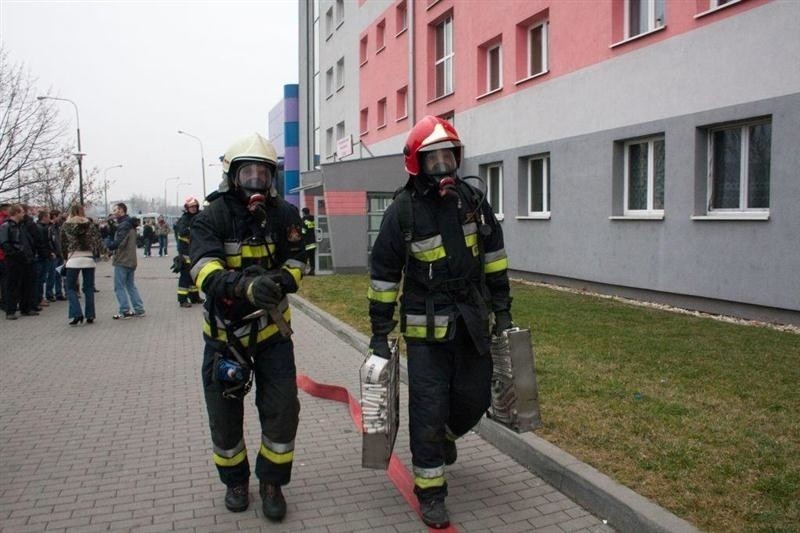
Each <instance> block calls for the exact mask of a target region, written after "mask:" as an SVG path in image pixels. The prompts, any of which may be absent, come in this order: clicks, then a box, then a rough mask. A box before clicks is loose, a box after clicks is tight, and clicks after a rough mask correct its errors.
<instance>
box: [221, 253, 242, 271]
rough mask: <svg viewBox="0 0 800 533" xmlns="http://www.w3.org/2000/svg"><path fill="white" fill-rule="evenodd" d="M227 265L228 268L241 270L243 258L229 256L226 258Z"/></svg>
mask: <svg viewBox="0 0 800 533" xmlns="http://www.w3.org/2000/svg"><path fill="white" fill-rule="evenodd" d="M225 264H226V265H228V268H239V267H240V266H242V256H241V255H229V256H228V257H226V258H225Z"/></svg>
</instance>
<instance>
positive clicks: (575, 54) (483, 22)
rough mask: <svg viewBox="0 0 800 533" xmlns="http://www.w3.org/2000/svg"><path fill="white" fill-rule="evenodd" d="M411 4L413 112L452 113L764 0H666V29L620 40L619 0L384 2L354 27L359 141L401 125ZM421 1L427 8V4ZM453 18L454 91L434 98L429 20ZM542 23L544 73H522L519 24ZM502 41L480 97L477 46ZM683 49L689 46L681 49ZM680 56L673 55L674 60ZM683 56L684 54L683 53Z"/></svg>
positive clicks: (404, 122) (481, 62)
mask: <svg viewBox="0 0 800 533" xmlns="http://www.w3.org/2000/svg"><path fill="white" fill-rule="evenodd" d="M412 1H413V2H414V27H415V31H414V43H415V113H414V115H415V117H416V118H417V119H419V118H421V117H422V116H424V115H428V114H431V115H443V114H446V113H450V112H460V111H463V110H465V109H469V108H472V107H475V106H478V105H482V104H484V103H487V102H490V101H494V100H496V99H499V98H504V97H507V96H509V95H511V94H514V93H515V92H517V91H521V90H525V89H528V88H530V87H533V86H536V85H538V84H541V83H547V82H548V81H549V80H552V79H554V78H556V77H559V76H563V75H565V74H569V73H570V72H574V71H576V70H579V69H582V68H585V67H588V66H591V65H593V64H596V63H600V62H602V61H606V60H609V59H613V58H614V57H617V56H619V55H621V54H626V53H628V52H632V51H634V50H638V49H639V48H642V47H645V46H649V45H651V44H654V43H658V42H660V41H663V40H665V39H669V38H671V37H674V36H676V35H680V34H682V33H686V32H689V31H692V30H694V29H697V28H700V27H703V26H705V25H707V24H713V23H714V22H716V21H719V20H721V19H724V18H727V17H731V16H735V15H737V14H739V13H741V12H742V11H745V10H749V9H753V8H754V7H758V6H760V5H763V4H765V3H767V2H770V1H772V0H741V1H740V2H739V3H736V4H733V5H730V6H727V7H724V8H723V9H719V10H717V11H715V12H713V13H708V14H706V15H703V16H700V17H697V18H695V17H696V15H698V14H701V13H703V12H705V11H707V10H708V6H709V0H666V8H665V11H666V12H665V18H666V27H664V28H663V29H661V30H658V31H654V32H652V33H650V34H647V35H643V36H640V37H639V38H634V39H631V40H629V41H628V42H624V43H621V44H617V45H616V46H613V47H612V45H614V44H615V43H620V41H622V40H623V20H624V0H595V1H592V2H588V1H586V2H583V1H564V0H525V1H519V0H494V1H491V2H490V1H477V0H471V1H456V0H439V1H437V2H435V3H433V2H432V1H431V0H404V1H402V2H401V1H398V2H395V4H394V5H392V6H390V7H389V8H387V9H386V10H385V11H384V12H383V13H381V15H380V16H378V17H377V18H376V19H375V20H374V21H372V22H371V23H370V25H369V26H368V27H367V28H366V29H365V30H364V31H363V32H362V34H361V36H362V37H363V36H364V35H367V39H368V46H367V56H366V63H364V64H362V65H361V66H360V68H359V84H360V86H359V90H360V96H359V109H360V110H364V109H367V110H368V123H367V131H366V134H365V135H362V137H361V139H362V141H363V142H364V143H365V144H367V145H369V144H371V143H374V142H377V141H380V140H383V139H387V138H389V137H393V136H395V135H398V134H401V133H404V132H406V131H408V129H409V128H410V127H411V124H408V119H407V118H401V119H400V120H398V117H397V113H396V109H397V90H398V89H400V88H402V87H404V86H407V85H408V84H409V80H408V76H409V72H408V70H409V69H408V53H409V52H408V42H409V33H410V32H409V31H408V30H405V31H402V32H401V33H400V34H399V35H396V34H397V33H398V29H397V21H396V12H397V8H398V5H401V4H403V3H405V2H412ZM429 4H431V5H430V7H429ZM448 16H452V17H453V50H454V58H453V61H454V67H453V73H454V80H453V88H454V92H453V93H452V94H450V95H448V96H444V97H442V98H439V99H435V98H434V94H435V78H434V69H433V64H434V53H435V46H434V44H435V43H434V35H435V31H434V26H435V25H436V24H438V23H440V22H441V21H442V20H444V19H445V18H447V17H448ZM545 18H546V19H547V20H548V21H549V30H548V31H549V51H548V72H547V73H545V74H543V75H540V76H538V77H533V78H530V79H525V74H526V63H525V62H526V60H527V41H526V38H527V28H528V27H529V26H530V25H531V24H533V23H534V22H536V21H538V20H541V19H545ZM381 20H385V21H386V30H385V48H384V49H383V50H381V51H377V50H376V47H375V43H376V27H377V25H378V23H379V22H380V21H381ZM495 42H502V73H503V74H502V79H503V84H502V89H501V90H499V91H496V92H493V93H492V94H488V95H485V94H484V93H485V89H483V88H484V87H485V83H484V80H485V74H483V72H485V53H481V47H482V46H484V45H488V44H494V43H495ZM687 52H690V51H687ZM676 59H680V58H676ZM685 60H686V61H691V56H687V57H686V58H685ZM381 98H386V101H387V106H386V108H387V119H386V126H385V127H382V128H378V125H377V118H378V117H377V115H378V113H377V107H378V104H377V103H378V100H380V99H381Z"/></svg>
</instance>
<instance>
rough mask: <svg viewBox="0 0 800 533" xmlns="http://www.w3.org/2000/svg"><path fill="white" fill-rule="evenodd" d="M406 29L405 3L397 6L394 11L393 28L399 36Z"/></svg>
mask: <svg viewBox="0 0 800 533" xmlns="http://www.w3.org/2000/svg"><path fill="white" fill-rule="evenodd" d="M407 27H408V8H407V7H406V3H405V2H400V3H399V4H397V9H396V10H395V28H397V35H400V33H402V32H403V31H404V30H405V29H406V28H407Z"/></svg>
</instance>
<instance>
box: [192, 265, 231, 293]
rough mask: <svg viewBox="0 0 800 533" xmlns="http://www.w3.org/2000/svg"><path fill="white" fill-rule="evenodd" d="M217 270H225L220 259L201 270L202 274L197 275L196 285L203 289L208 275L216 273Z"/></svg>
mask: <svg viewBox="0 0 800 533" xmlns="http://www.w3.org/2000/svg"><path fill="white" fill-rule="evenodd" d="M217 270H225V267H223V266H222V263H221V262H220V261H219V259H215V260H213V261H209V263H208V264H207V265H205V266H204V267H203V268H201V269H200V272H198V273H197V279H195V281H194V282H195V285H197V286H198V287H202V286H203V283H204V282H205V280H206V278H207V277H208V275H209V274H211V273H212V272H216V271H217Z"/></svg>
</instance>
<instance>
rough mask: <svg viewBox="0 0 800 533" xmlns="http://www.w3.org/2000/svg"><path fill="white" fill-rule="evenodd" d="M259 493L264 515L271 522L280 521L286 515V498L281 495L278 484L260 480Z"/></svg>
mask: <svg viewBox="0 0 800 533" xmlns="http://www.w3.org/2000/svg"><path fill="white" fill-rule="evenodd" d="M259 489H260V490H259V492H260V493H261V510H262V511H264V516H266V517H267V518H268V519H270V520H272V521H273V522H280V521H281V520H283V517H284V516H286V499H285V498H284V497H283V493H282V492H281V488H280V486H278V485H270V484H269V483H267V482H265V481H262V482H261V485H260V487H259Z"/></svg>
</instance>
